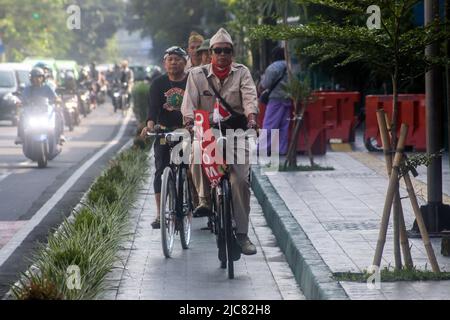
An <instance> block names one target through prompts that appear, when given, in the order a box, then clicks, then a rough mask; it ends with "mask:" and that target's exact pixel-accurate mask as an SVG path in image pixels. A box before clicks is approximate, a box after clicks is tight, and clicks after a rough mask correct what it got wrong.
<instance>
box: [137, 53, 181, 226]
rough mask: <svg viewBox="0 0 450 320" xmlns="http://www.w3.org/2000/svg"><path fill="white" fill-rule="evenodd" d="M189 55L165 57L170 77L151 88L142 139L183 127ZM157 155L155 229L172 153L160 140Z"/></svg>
mask: <svg viewBox="0 0 450 320" xmlns="http://www.w3.org/2000/svg"><path fill="white" fill-rule="evenodd" d="M187 57H188V56H187V53H186V51H184V50H183V49H181V48H180V47H171V48H169V49H167V50H166V52H165V54H164V68H165V70H166V72H167V73H166V74H164V75H162V76H160V77H158V78H156V79H155V80H154V81H153V83H152V85H151V87H150V96H149V107H148V119H147V127H145V128H144V129H143V130H142V133H141V136H143V137H145V136H146V134H147V132H152V131H154V130H155V126H156V125H159V126H163V127H166V128H167V129H168V130H170V131H173V130H176V129H179V128H182V127H183V116H182V114H181V111H180V108H181V102H182V100H183V96H184V90H185V88H186V80H187V77H186V73H185V72H184V68H185V67H186V62H187ZM154 152H155V179H154V182H153V188H154V191H155V200H156V208H157V217H156V219H155V221H154V222H153V223H152V227H153V228H154V229H159V228H160V217H159V211H160V200H161V176H162V174H163V172H164V169H165V168H166V167H167V166H168V165H169V164H170V150H169V147H168V146H167V145H166V144H161V141H160V140H159V139H156V141H155V143H154Z"/></svg>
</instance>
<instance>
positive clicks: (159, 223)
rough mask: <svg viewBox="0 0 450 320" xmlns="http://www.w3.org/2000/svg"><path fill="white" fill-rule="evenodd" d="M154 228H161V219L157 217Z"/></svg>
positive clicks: (153, 223)
mask: <svg viewBox="0 0 450 320" xmlns="http://www.w3.org/2000/svg"><path fill="white" fill-rule="evenodd" d="M152 228H153V229H161V221H160V220H159V219H155V221H153V222H152Z"/></svg>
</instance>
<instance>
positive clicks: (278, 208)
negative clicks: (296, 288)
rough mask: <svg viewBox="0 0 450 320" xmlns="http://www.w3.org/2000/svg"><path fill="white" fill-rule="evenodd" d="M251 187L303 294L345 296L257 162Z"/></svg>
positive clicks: (329, 297)
mask: <svg viewBox="0 0 450 320" xmlns="http://www.w3.org/2000/svg"><path fill="white" fill-rule="evenodd" d="M252 189H253V192H254V194H255V196H256V198H257V199H258V202H259V203H260V205H261V207H262V209H263V213H264V216H265V218H266V220H267V223H268V225H269V227H270V228H271V229H272V231H273V233H274V235H275V237H276V239H277V242H278V246H279V247H280V248H281V250H282V251H283V252H284V254H285V255H286V260H287V261H288V263H289V266H290V267H291V269H292V272H293V274H294V276H295V280H296V281H297V283H298V284H299V285H300V287H301V288H302V291H303V293H304V295H305V296H306V298H307V299H310V300H348V299H349V297H348V295H347V294H346V292H345V290H344V289H343V288H342V286H341V285H340V284H339V283H338V282H337V281H336V280H334V279H333V273H332V272H331V270H330V268H329V267H328V266H327V265H326V264H325V262H324V261H323V259H322V257H321V256H320V254H319V253H318V252H317V250H316V249H315V248H314V246H313V244H312V243H311V241H310V240H309V238H308V236H307V235H306V233H305V231H304V230H303V228H302V227H301V226H300V225H299V224H298V222H297V221H296V220H295V218H294V216H293V215H292V213H291V211H290V210H289V209H288V207H287V206H286V204H285V203H284V201H283V200H282V199H281V197H280V196H279V194H278V192H277V191H276V190H275V188H274V187H273V185H272V183H271V182H270V180H269V178H268V177H267V176H266V175H264V174H261V169H260V167H258V166H255V167H254V168H253V169H252Z"/></svg>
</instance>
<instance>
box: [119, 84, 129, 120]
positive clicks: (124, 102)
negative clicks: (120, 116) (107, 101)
mask: <svg viewBox="0 0 450 320" xmlns="http://www.w3.org/2000/svg"><path fill="white" fill-rule="evenodd" d="M128 100H129V94H128V83H126V82H123V83H122V87H121V109H122V112H124V113H125V112H126V111H127V110H128V108H129V107H130V104H129V101H128Z"/></svg>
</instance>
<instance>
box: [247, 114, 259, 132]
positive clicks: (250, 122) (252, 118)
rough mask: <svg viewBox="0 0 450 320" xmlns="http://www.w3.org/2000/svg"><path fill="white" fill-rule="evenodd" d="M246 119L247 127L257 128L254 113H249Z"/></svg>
mask: <svg viewBox="0 0 450 320" xmlns="http://www.w3.org/2000/svg"><path fill="white" fill-rule="evenodd" d="M247 121H248V122H247V128H248V129H253V130H258V123H257V122H256V114H254V113H251V114H249V115H248V119H247Z"/></svg>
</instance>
